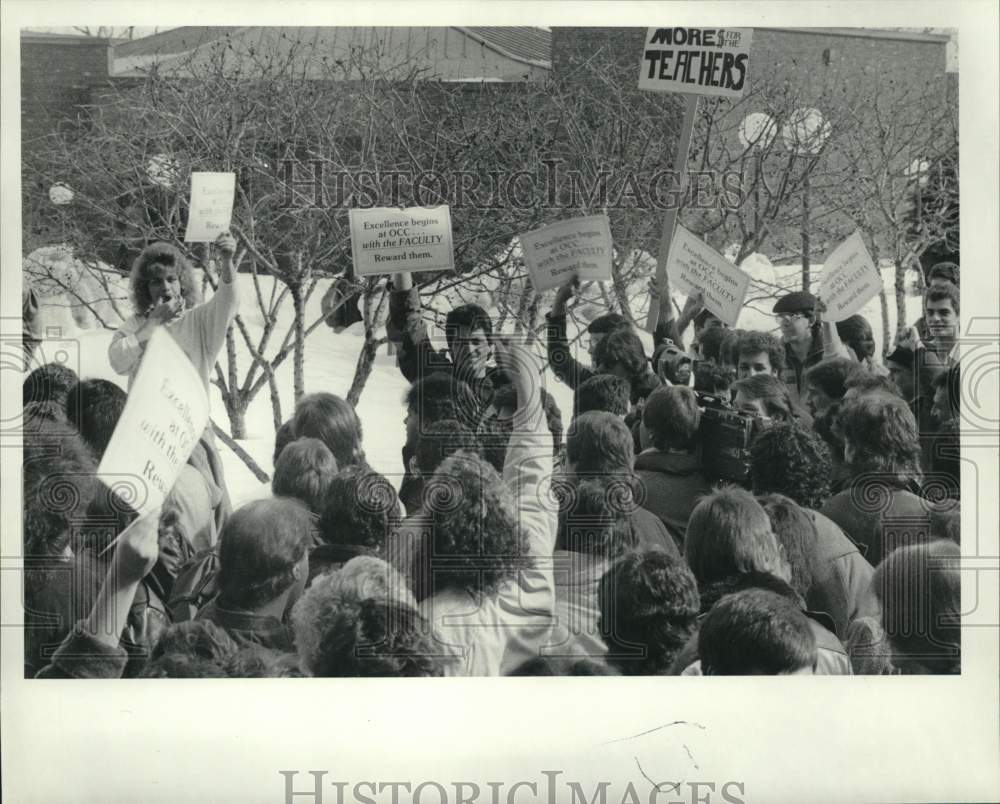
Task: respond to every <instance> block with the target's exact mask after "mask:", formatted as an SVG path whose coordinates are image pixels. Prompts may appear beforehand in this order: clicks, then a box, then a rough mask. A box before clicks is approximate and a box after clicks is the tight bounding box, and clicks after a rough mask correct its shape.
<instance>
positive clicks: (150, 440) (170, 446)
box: [97, 327, 209, 513]
mask: <svg viewBox="0 0 1000 804" xmlns="http://www.w3.org/2000/svg"><path fill="white" fill-rule="evenodd" d="M208 420H209V406H208V393H207V392H206V390H205V385H204V384H203V383H202V381H201V378H200V377H199V376H198V372H197V371H195V368H194V366H193V365H192V364H191V361H190V360H189V359H188V356H187V355H186V354H184V352H183V350H182V349H181V347H180V346H178V345H177V341H175V340H174V339H173V337H172V336H171V335H170V333H168V332H167V331H166V330H164V329H163V328H162V327H161V328H158V329H157V330H156V331H155V332H153V335H152V337H151V338H150V339H149V343H148V344H147V345H146V352H145V354H144V355H143V356H142V362H141V363H140V364H139V369H138V371H137V372H136V377H135V382H134V383H132V387H131V389H130V390H129V393H128V401H127V402H126V403H125V409H124V410H123V411H122V415H121V418H120V419H119V420H118V424H117V426H116V427H115V431H114V433H112V435H111V441H110V442H109V443H108V448H107V449H106V450H105V451H104V457H103V458H101V465H100V466H99V467H98V468H97V476H98V477H99V478H100V479H101V481H102V482H103V483H104V484H105V485H107V486H108V487H109V488H110V489H112V490H113V491H115V492H116V493H117V494H118V495H119V496H120V497H121V498H122V499H123V500H124V501H125V502H127V503H128V504H129V505H131V506H132V507H133V508H135V509H136V510H137V511H139V512H140V513H148V512H149V511H153V510H155V509H156V508H158V507H159V506H160V505H162V504H163V501H164V499H165V498H166V496H167V495H168V494H169V493H170V490H171V489H172V488H173V486H174V482H175V481H176V480H177V476H178V474H180V471H181V467H183V466H184V464H185V463H186V462H187V459H188V458H189V457H190V455H191V451H192V450H193V449H194V447H195V444H197V443H198V439H199V438H201V435H202V433H203V432H204V431H205V427H206V426H207V425H208Z"/></svg>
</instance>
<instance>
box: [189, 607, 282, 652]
mask: <svg viewBox="0 0 1000 804" xmlns="http://www.w3.org/2000/svg"><path fill="white" fill-rule="evenodd" d="M195 619H197V620H208V621H209V622H212V623H215V624H216V625H217V626H219V628H221V629H223V630H224V631H225V632H226V633H227V634H229V636H231V637H232V638H233V641H234V642H236V644H237V645H240V646H241V647H243V646H255V645H259V646H261V647H264V648H270V649H271V650H276V651H279V652H282V653H292V652H293V651H294V650H295V637H294V634H293V633H292V629H291V628H290V627H289V626H287V625H285V623H283V622H282V621H281V620H279V619H278V618H277V617H272V616H270V615H266V614H256V613H255V612H252V611H238V610H234V609H226V608H223V607H222V606H220V605H219V601H218V600H213V601H212V602H211V603H209V604H208V605H207V606H205V608H203V609H202V610H201V611H199V612H198V616H197V617H196V618H195Z"/></svg>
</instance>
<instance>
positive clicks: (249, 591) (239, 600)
mask: <svg viewBox="0 0 1000 804" xmlns="http://www.w3.org/2000/svg"><path fill="white" fill-rule="evenodd" d="M313 522H314V519H313V516H312V514H310V513H309V511H308V510H307V509H306V507H305V506H303V505H302V504H301V503H299V502H297V501H295V500H290V499H287V498H283V497H275V498H273V499H269V500H255V501H253V502H249V503H247V504H246V505H244V506H243V507H241V508H238V509H237V510H236V511H234V512H233V513H232V514H230V516H229V519H228V520H226V524H225V525H224V526H223V528H222V533H221V534H220V536H219V576H218V577H219V603H220V604H221V605H223V606H225V607H226V608H233V609H245V610H253V609H257V608H260V607H261V606H263V605H265V604H267V603H270V602H271V601H273V600H276V599H277V598H278V597H280V596H281V595H282V594H283V593H284V592H286V591H287V590H289V589H291V588H292V586H293V585H294V584H295V583H296V581H301V582H303V583H304V582H305V575H306V574H307V568H305V567H303V568H302V569H299V566H300V564H301V563H302V562H303V557H304V556H305V555H306V553H307V550H308V548H309V545H310V544H311V542H312V538H313V537H312V534H313V530H314V525H313Z"/></svg>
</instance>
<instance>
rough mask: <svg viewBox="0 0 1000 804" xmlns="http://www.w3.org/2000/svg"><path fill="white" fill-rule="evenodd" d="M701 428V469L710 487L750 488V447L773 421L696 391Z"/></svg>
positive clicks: (717, 397) (699, 436) (721, 398)
mask: <svg viewBox="0 0 1000 804" xmlns="http://www.w3.org/2000/svg"><path fill="white" fill-rule="evenodd" d="M695 396H696V397H697V399H698V409H699V410H700V411H701V425H700V427H699V431H698V442H699V444H698V446H699V450H700V453H701V468H702V474H703V475H704V476H705V479H706V480H708V481H709V482H710V483H713V484H714V483H719V482H723V483H738V484H740V485H741V486H745V487H749V485H750V446H751V445H752V444H753V441H754V439H755V438H756V437H757V434H758V433H760V432H762V431H763V430H766V429H768V428H769V427H770V426H771V424H772V420H771V419H769V418H765V417H763V416H760V415H758V414H756V413H753V412H751V411H746V410H737V409H735V408H734V407H733V406H732V405H731V404H730V402H729V400H728V399H726V398H725V397H722V396H716V395H713V394H706V393H702V392H700V391H695Z"/></svg>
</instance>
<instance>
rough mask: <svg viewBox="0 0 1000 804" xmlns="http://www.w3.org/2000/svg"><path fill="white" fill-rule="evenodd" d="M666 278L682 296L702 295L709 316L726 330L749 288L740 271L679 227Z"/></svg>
mask: <svg viewBox="0 0 1000 804" xmlns="http://www.w3.org/2000/svg"><path fill="white" fill-rule="evenodd" d="M667 274H668V275H669V276H670V281H671V282H673V283H674V284H676V285H677V287H678V288H680V289H681V290H682V291H684V292H685V293H691V292H692V291H695V290H701V291H703V292H704V294H705V307H707V308H708V310H709V312H711V313H713V314H714V315H716V316H717V317H718V318H720V319H722V320H723V321H725V322H726V323H727V324H728V325H729V326H731V327H734V326H736V319H737V318H739V316H740V310H741V309H742V308H743V302H744V300H745V299H746V296H747V290H748V289H749V287H750V274H748V273H745V272H743V271H741V270H740V269H739V268H737V267H736V266H735V265H733V264H732V263H731V262H730V261H729V260H727V259H726V258H725V257H723V256H722V255H721V254H720V253H719V252H718V251H716V250H715V249H714V248H712V247H711V246H710V245H708V244H707V243H704V242H703V241H701V240H699V239H698V238H697V237H695V236H694V235H693V234H691V232H689V231H688V230H687V229H685V228H684V227H683V226H681V225H680V224H677V231H676V232H675V233H674V239H673V242H672V243H671V244H670V256H669V257H668V258H667Z"/></svg>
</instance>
